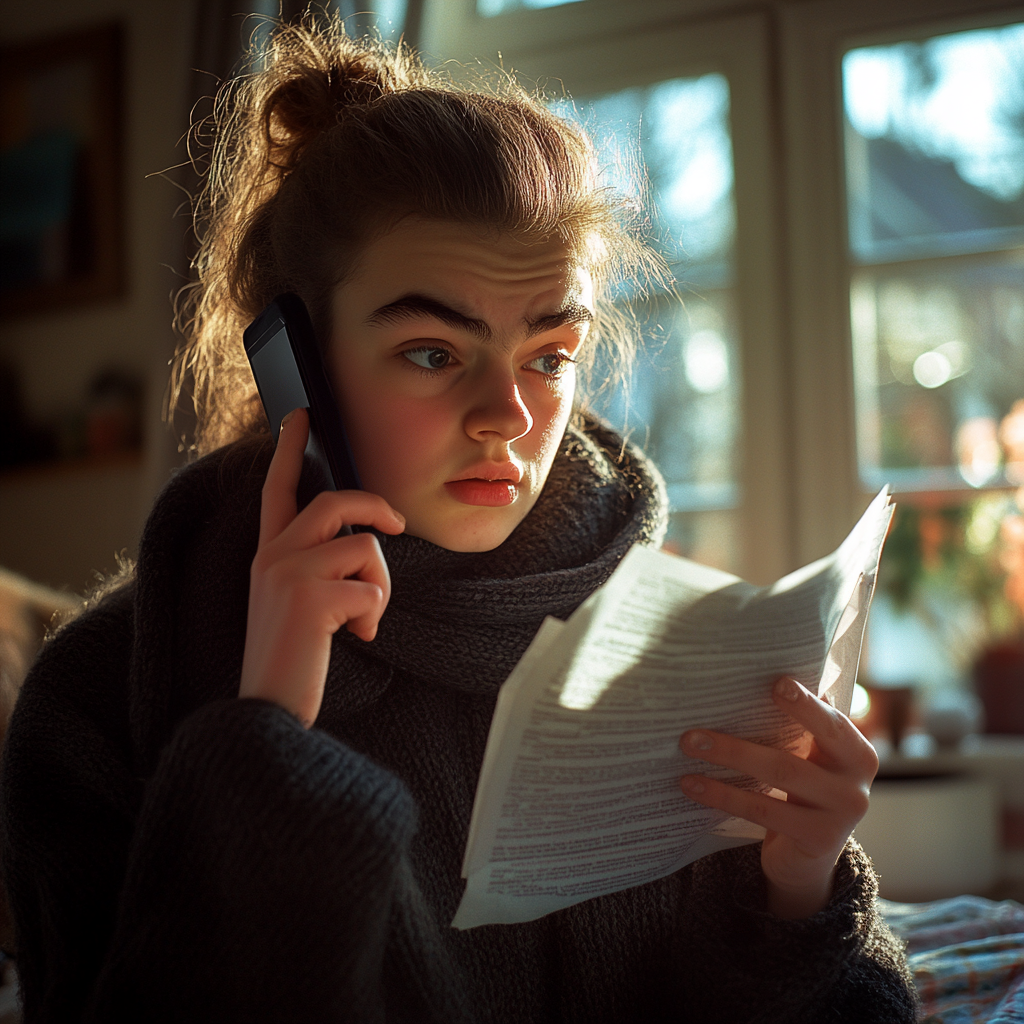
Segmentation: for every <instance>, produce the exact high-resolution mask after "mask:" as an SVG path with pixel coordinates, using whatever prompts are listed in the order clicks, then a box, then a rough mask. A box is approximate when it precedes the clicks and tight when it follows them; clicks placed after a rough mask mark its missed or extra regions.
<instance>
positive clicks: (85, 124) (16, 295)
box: [0, 23, 125, 316]
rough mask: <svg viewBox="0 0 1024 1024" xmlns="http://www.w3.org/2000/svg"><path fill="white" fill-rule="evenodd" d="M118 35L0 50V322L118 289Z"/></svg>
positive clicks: (113, 30) (114, 29) (100, 30)
mask: <svg viewBox="0 0 1024 1024" xmlns="http://www.w3.org/2000/svg"><path fill="white" fill-rule="evenodd" d="M122 62H123V32H122V29H121V26H120V25H118V24H116V23H114V24H106V25H100V26H97V27H94V28H89V29H85V30H80V31H77V32H73V33H67V34H62V35H55V36H52V37H47V38H44V39H38V40H32V41H29V42H24V43H17V44H13V45H5V46H3V47H0V315H3V316H10V315H17V314H31V313H40V312H46V311H48V310H51V309H56V308H61V307H66V306H72V305H79V304H83V303H89V302H94V301H99V300H104V299H111V298H115V297H116V296H118V295H119V294H121V293H122V291H123V288H124V262H125V261H124V237H123V236H124V211H123V197H122V191H121V181H122V152H123V109H122V106H123V99H122V97H123V91H122V86H123V63H122Z"/></svg>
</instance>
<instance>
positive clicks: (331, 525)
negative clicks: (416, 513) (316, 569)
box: [281, 491, 405, 549]
mask: <svg viewBox="0 0 1024 1024" xmlns="http://www.w3.org/2000/svg"><path fill="white" fill-rule="evenodd" d="M343 526H372V527H374V528H375V529H377V530H380V532H381V533H391V534H395V533H401V532H402V531H403V530H404V529H405V518H404V516H402V514H401V513H400V512H396V511H395V510H394V509H393V508H392V507H391V506H390V505H389V504H388V503H387V502H386V501H385V500H384V499H383V498H382V497H380V496H379V495H377V494H369V493H368V492H366V491H321V492H320V493H319V494H318V495H317V496H316V497H315V498H314V499H313V500H312V501H311V502H310V503H309V505H307V506H306V508H304V509H303V510H302V513H301V514H300V515H298V516H294V517H293V518H292V521H291V522H290V523H289V524H288V525H287V527H286V528H285V529H284V530H283V531H282V533H281V541H282V543H283V544H285V545H286V546H287V547H289V548H293V549H294V548H310V547H314V546H316V545H317V544H325V543H326V542H327V541H329V540H331V539H332V538H333V537H336V536H337V534H338V531H339V530H340V529H341V528H342V527H343Z"/></svg>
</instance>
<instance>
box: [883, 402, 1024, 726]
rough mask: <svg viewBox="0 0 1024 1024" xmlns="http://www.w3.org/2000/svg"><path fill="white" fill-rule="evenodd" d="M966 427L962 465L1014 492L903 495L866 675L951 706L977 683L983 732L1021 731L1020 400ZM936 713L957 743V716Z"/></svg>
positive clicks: (1023, 405) (1023, 511) (1023, 406)
mask: <svg viewBox="0 0 1024 1024" xmlns="http://www.w3.org/2000/svg"><path fill="white" fill-rule="evenodd" d="M967 426H969V427H970V429H965V430H964V431H962V433H961V437H960V441H959V446H960V455H961V458H962V461H964V460H965V461H964V464H965V465H970V466H974V467H975V468H976V469H978V472H979V473H980V472H981V469H980V468H979V467H981V466H982V464H983V463H984V464H985V465H988V464H989V463H991V462H993V460H995V462H994V465H995V466H996V468H997V469H998V470H999V472H1000V473H1001V474H1002V475H1003V476H1004V477H1005V479H1006V480H1007V481H1010V482H1012V483H1013V484H1014V485H1017V489H1016V490H1015V491H1014V490H1010V489H1007V488H1004V489H1002V490H990V491H987V492H985V493H983V494H979V495H977V496H976V497H974V498H973V499H971V500H969V501H962V500H960V499H958V498H956V497H955V496H951V495H949V494H933V495H928V494H920V495H904V496H902V497H901V498H900V500H899V501H898V503H897V511H896V515H895V517H894V520H893V528H892V531H891V533H890V535H889V538H888V541H887V543H886V547H885V551H884V552H883V555H882V564H881V569H880V572H879V593H878V595H877V597H876V601H875V605H874V607H873V610H872V617H871V621H870V623H869V627H868V629H869V635H868V648H867V657H866V659H865V674H866V675H867V676H868V678H870V679H871V681H872V683H873V684H875V685H876V686H879V687H889V688H892V687H897V688H898V687H900V686H907V685H916V686H917V687H919V690H920V693H921V696H922V700H923V701H924V703H925V704H929V703H930V702H931V701H932V699H933V698H934V699H935V700H938V697H939V695H945V694H949V695H950V698H949V699H950V700H951V701H952V702H954V703H955V702H956V701H957V700H960V699H963V698H966V691H967V690H968V689H969V688H970V686H971V684H972V682H973V684H974V687H975V689H976V692H977V694H978V697H979V698H980V699H981V702H982V704H983V705H984V710H985V729H986V731H988V732H991V733H1024V485H1020V481H1022V480H1024V399H1022V400H1019V401H1016V402H1015V403H1013V405H1012V407H1011V408H1010V411H1009V413H1008V414H1007V415H1006V416H1004V417H1003V418H1002V420H1001V421H1000V422H998V423H997V422H996V420H995V419H992V418H988V419H986V418H985V417H977V418H975V419H972V420H970V421H967ZM993 445H995V446H996V447H995V448H994V447H993ZM953 501H956V502H958V503H956V504H950V502H953ZM940 704H941V702H939V704H936V708H937V709H938V708H939V706H940ZM936 715H937V716H938V717H937V719H936V721H935V723H934V724H935V729H936V730H937V731H936V732H935V733H933V734H934V735H935V737H936V740H937V742H939V743H940V744H942V743H946V742H950V743H952V742H955V734H956V732H957V730H958V727H957V726H956V723H955V721H954V719H955V717H956V716H955V714H953V716H952V718H951V717H950V715H951V711H950V709H949V708H946V709H945V710H943V711H942V712H941V714H940V713H939V711H938V710H936ZM940 719H941V721H940ZM929 731H931V729H930V727H929ZM946 733H949V736H948V738H943V737H944V736H945V735H946Z"/></svg>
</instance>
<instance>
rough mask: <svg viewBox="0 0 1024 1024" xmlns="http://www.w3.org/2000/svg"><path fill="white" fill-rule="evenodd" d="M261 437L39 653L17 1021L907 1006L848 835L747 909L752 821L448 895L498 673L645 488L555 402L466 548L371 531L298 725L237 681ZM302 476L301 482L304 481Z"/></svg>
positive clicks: (15, 852) (12, 782) (542, 1017)
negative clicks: (492, 911)
mask: <svg viewBox="0 0 1024 1024" xmlns="http://www.w3.org/2000/svg"><path fill="white" fill-rule="evenodd" d="M270 454H271V452H270V450H269V447H268V446H266V445H259V444H253V443H246V444H239V445H235V446H232V447H230V448H227V449H223V450H221V451H219V452H216V453H214V454H213V455H211V456H209V457H207V458H205V459H202V460H200V461H199V462H197V463H195V464H194V465H192V466H190V467H188V468H187V469H185V470H183V471H182V472H181V473H179V474H178V475H177V476H176V477H175V478H174V479H173V480H172V481H171V483H170V484H169V485H168V487H167V488H166V489H165V491H164V493H163V494H162V495H161V497H160V498H159V499H158V501H157V503H156V505H155V507H154V511H153V513H152V515H151V517H150V520H149V523H148V524H147V528H146V531H145V534H144V536H143V541H142V545H141V548H140V555H139V561H138V568H137V574H136V578H135V579H134V580H133V581H131V582H130V583H128V584H127V585H125V586H124V587H122V588H121V589H119V590H118V591H116V592H115V593H113V594H111V595H110V596H109V597H107V598H106V599H105V600H104V601H103V602H101V603H100V604H99V605H98V606H97V607H95V608H93V609H91V610H90V611H89V612H88V613H87V614H86V615H84V616H83V617H82V618H81V619H79V620H78V621H76V622H74V623H72V624H71V625H70V626H68V627H66V628H65V630H64V631H63V632H61V633H60V634H59V635H58V636H57V638H56V639H55V640H53V641H51V643H50V644H48V645H47V647H46V648H45V649H44V651H43V654H42V656H41V657H40V659H39V661H38V663H37V665H36V667H35V669H34V670H33V672H32V674H31V675H30V677H29V679H28V681H27V682H26V684H25V687H24V690H23V693H22V697H21V699H20V701H19V704H18V706H17V708H16V710H15V713H14V716H13V719H12V723H11V727H10V732H9V739H8V743H7V746H6V748H5V752H4V761H3V777H2V791H0V799H2V804H0V811H2V818H0V825H2V830H3V835H2V846H0V854H2V860H3V870H4V877H5V883H6V885H7V887H8V894H9V899H10V902H11V906H12V910H13V913H14V917H15V922H16V928H17V944H18V948H17V955H18V965H19V971H20V975H21V979H22V989H23V995H24V1000H25V1020H26V1024H32V1022H33V1021H62V1020H69V1021H71V1020H74V1021H77V1020H89V1021H116V1020H146V1021H153V1022H159V1021H181V1020H190V1021H206V1020H209V1021H268V1022H270V1021H273V1022H284V1021H325V1022H327V1021H367V1022H375V1021H388V1022H393V1021H429V1020H435V1021H444V1022H459V1021H479V1022H513V1021H514V1022H523V1024H529V1022H542V1021H545V1022H546V1021H566V1022H581V1024H582V1022H587V1024H600V1022H628V1021H637V1022H640V1021H642V1022H644V1024H648V1022H656V1021H677V1022H682V1021H701V1022H716V1021H721V1022H734V1021H747V1020H750V1021H754V1020H756V1021H765V1022H767V1021H773V1022H776V1021H777V1022H783V1021H786V1022H794V1024H797V1022H804V1021H806V1022H808V1024H818V1022H826V1021H849V1022H851V1024H852V1022H855V1021H856V1022H861V1021H864V1020H886V1021H894V1022H900V1021H907V1022H909V1021H912V1020H913V1019H914V1001H913V998H912V994H911V988H910V982H909V976H908V974H907V970H906V964H905V960H904V957H903V953H902V950H901V948H900V946H899V944H898V943H896V942H895V940H894V939H893V938H892V936H891V935H890V933H889V932H888V931H887V929H886V928H885V926H884V925H883V924H882V922H881V920H880V918H879V917H878V915H877V912H876V910H875V906H874V898H875V889H874V876H873V873H872V870H871V866H870V863H869V862H868V860H867V858H866V857H865V856H864V854H863V852H862V851H861V850H860V849H859V847H857V846H856V844H855V843H852V842H851V843H850V844H848V846H847V849H846V850H845V851H844V853H843V856H842V858H841V861H840V865H839V874H838V879H837V883H836V887H835V894H834V896H833V899H832V901H831V902H830V904H829V906H828V907H826V908H825V910H823V911H822V912H821V913H820V914H817V915H815V916H814V917H812V918H810V919H808V920H806V921H799V922H783V921H780V920H778V919H776V918H775V917H773V916H772V915H771V914H770V913H768V911H767V910H766V906H765V891H764V879H763V875H762V874H761V871H760V866H759V848H758V847H757V846H756V845H751V846H747V847H742V848H739V849H735V850H730V851H726V852H723V853H720V854H716V855H714V856H711V857H707V858H704V859H703V860H701V861H698V862H697V863H696V864H694V865H691V866H690V867H688V868H686V869H684V870H683V871H680V872H678V873H677V874H675V875H673V876H671V877H669V878H666V879H662V880H661V881H659V882H655V883H651V884H649V885H645V886H641V887H638V888H635V889H632V890H629V891H626V892H622V893H616V894H614V895H611V896H606V897H601V898H599V899H595V900H590V901H588V902H586V903H583V904H580V905H578V906H575V907H571V908H569V909H567V910H565V911H561V912H559V913H556V914H552V915H549V916H548V917H546V918H543V919H541V920H540V921H533V922H528V923H526V924H521V925H493V926H487V927H482V928H476V929H472V930H471V931H468V932H459V931H455V930H453V929H451V928H450V922H451V919H452V916H453V915H454V912H455V908H456V906H457V904H458V902H459V899H460V897H461V894H462V889H463V883H462V881H461V879H460V877H459V875H460V866H461V859H462V853H463V848H464V845H465V841H466V833H467V830H468V825H469V818H470V813H471V810H472V803H473V796H474V791H475V787H476V780H477V776H478V773H479V769H480V765H481V762H482V759H483V752H484V746H485V743H486V739H487V732H488V728H489V725H490V720H491V716H492V714H493V710H494V704H495V699H496V696H497V691H498V688H499V686H500V684H501V682H502V681H503V680H504V679H505V677H506V676H507V675H508V673H509V671H511V669H512V667H513V666H514V665H515V663H516V662H517V661H518V659H519V658H520V656H521V655H522V653H523V651H524V650H525V649H526V647H527V645H528V644H529V642H530V640H531V639H532V638H533V636H534V634H535V632H536V630H537V628H538V627H539V626H540V624H541V622H542V621H543V619H544V617H545V616H546V615H556V616H559V617H561V618H564V617H566V616H568V615H569V614H571V613H572V611H573V610H574V609H575V608H576V607H578V606H579V604H580V603H581V602H582V601H583V600H584V599H585V598H586V597H587V596H588V595H589V594H590V593H592V592H593V590H594V589H595V588H596V587H598V586H600V585H601V584H602V583H603V582H604V581H605V580H606V579H607V578H608V577H609V576H610V575H611V573H612V572H613V571H614V569H615V567H616V566H617V565H618V563H619V561H621V559H622V557H623V556H624V555H625V554H626V552H627V551H628V550H629V548H630V547H631V546H632V545H633V544H634V543H642V544H644V543H646V544H650V543H657V542H659V541H660V538H661V534H662V531H663V529H664V518H665V500H664V489H663V486H662V484H661V482H660V479H659V478H658V476H657V473H656V472H655V471H654V470H653V468H652V467H650V465H649V464H648V463H647V462H646V460H645V459H644V457H643V456H642V454H640V453H639V452H637V451H636V450H634V449H631V448H629V447H628V446H624V445H623V444H622V442H621V440H620V439H619V438H618V437H617V436H615V435H614V434H611V433H609V432H607V431H605V430H603V429H602V428H601V427H599V426H598V425H596V424H589V425H588V426H587V428H586V429H585V430H581V431H577V430H570V431H569V432H568V433H567V436H566V438H565V440H564V442H563V445H562V447H561V449H560V452H559V455H558V458H557V459H556V461H555V464H554V467H553V469H552V473H551V475H550V477H549V479H548V482H547V485H546V486H545V489H544V491H543V493H542V495H541V497H540V498H539V500H538V502H537V504H536V505H535V507H534V509H533V510H532V511H531V513H530V514H529V515H528V516H527V517H526V519H524V521H523V523H522V524H520V526H519V527H518V529H517V530H516V531H515V532H514V533H513V534H512V536H511V537H510V538H509V539H508V540H507V541H506V542H505V544H503V545H501V546H500V547H499V548H497V549H495V550H494V551H492V552H486V553H481V554H460V553H454V552H449V551H446V550H443V549H441V548H438V547H436V546H434V545H432V544H429V543H427V542H425V541H422V540H419V539H417V538H413V537H407V536H404V535H403V536H399V537H386V538H384V537H382V538H381V543H382V546H383V548H384V551H385V555H386V558H387V561H388V566H389V569H390V571H391V575H392V581H393V592H392V597H391V601H390V604H389V606H388V609H387V611H386V612H385V614H384V616H383V618H382V620H381V624H380V629H379V631H378V635H377V637H376V639H375V640H374V641H373V642H371V643H364V642H363V641H360V640H358V639H357V638H355V637H353V636H352V635H351V634H348V633H347V632H344V631H342V632H340V633H339V634H337V636H336V637H335V640H334V644H333V647H332V657H331V663H330V667H329V670H328V677H327V682H326V687H325V693H324V702H323V705H322V709H321V712H320V716H319V718H318V719H317V722H316V725H315V727H314V728H313V729H311V730H308V731H307V730H304V729H303V728H302V727H301V726H300V725H299V723H298V722H297V721H296V720H295V719H294V718H293V717H292V716H291V715H289V714H288V713H287V712H286V711H284V710H283V709H282V708H280V707H278V706H276V705H274V704H271V703H267V702H263V701H257V700H239V699H238V698H237V696H236V695H237V692H238V684H239V675H240V669H241V658H242V651H243V647H244V641H245V623H246V606H247V599H248V573H249V565H250V563H251V561H252V557H253V554H254V552H255V550H256V539H257V536H258V528H259V499H260V487H261V486H262V482H263V478H264V477H265V475H266V469H267V465H268V463H269V459H270ZM315 485H316V481H315V479H314V478H313V476H312V475H311V473H310V472H309V469H308V467H307V472H306V473H305V474H304V476H303V481H302V483H301V484H300V494H299V497H300V505H301V504H303V503H304V502H305V501H308V500H309V499H310V497H311V496H312V494H313V493H314V491H315Z"/></svg>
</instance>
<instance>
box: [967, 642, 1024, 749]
mask: <svg viewBox="0 0 1024 1024" xmlns="http://www.w3.org/2000/svg"><path fill="white" fill-rule="evenodd" d="M974 689H975V691H976V692H977V694H978V697H979V698H980V699H981V703H982V704H983V705H984V707H985V732H988V733H1011V734H1014V735H1024V641H1022V640H1015V641H1009V642H1007V643H1002V644H996V645H995V646H994V647H990V648H989V649H988V650H987V651H986V652H985V653H984V654H983V655H982V656H981V657H980V658H979V659H978V661H977V663H976V664H975V666H974Z"/></svg>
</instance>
